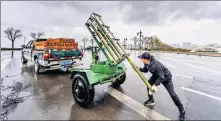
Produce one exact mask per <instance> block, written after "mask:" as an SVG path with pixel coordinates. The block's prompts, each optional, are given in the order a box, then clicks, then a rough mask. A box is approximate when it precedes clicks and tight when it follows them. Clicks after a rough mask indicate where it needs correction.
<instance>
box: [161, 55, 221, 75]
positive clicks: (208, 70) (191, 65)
mask: <svg viewBox="0 0 221 121" xmlns="http://www.w3.org/2000/svg"><path fill="white" fill-rule="evenodd" d="M163 58H165V59H168V60H172V61H174V62H178V63H182V64H186V65H187V66H190V67H195V68H199V69H201V70H204V71H207V72H213V73H216V74H218V75H221V73H220V72H217V71H214V70H210V69H205V68H204V67H201V66H196V65H193V64H189V63H185V62H181V61H178V60H175V59H173V58H169V57H164V56H163Z"/></svg>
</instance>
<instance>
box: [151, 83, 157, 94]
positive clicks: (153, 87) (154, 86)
mask: <svg viewBox="0 0 221 121" xmlns="http://www.w3.org/2000/svg"><path fill="white" fill-rule="evenodd" d="M157 90H158V89H157V86H156V85H153V86H152V88H151V89H149V95H152V94H153V93H156V92H157Z"/></svg>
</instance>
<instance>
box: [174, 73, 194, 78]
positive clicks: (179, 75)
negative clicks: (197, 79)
mask: <svg viewBox="0 0 221 121" xmlns="http://www.w3.org/2000/svg"><path fill="white" fill-rule="evenodd" d="M173 75H176V76H181V77H184V78H188V79H193V77H191V76H186V75H182V74H177V73H173Z"/></svg>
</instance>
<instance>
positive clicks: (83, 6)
mask: <svg viewBox="0 0 221 121" xmlns="http://www.w3.org/2000/svg"><path fill="white" fill-rule="evenodd" d="M92 12H95V13H98V14H100V15H101V16H102V18H103V21H104V22H105V23H106V24H107V25H109V26H110V27H111V30H112V32H113V33H114V34H115V36H116V37H117V38H119V39H121V40H123V38H128V39H131V38H132V37H134V36H136V33H137V32H139V31H140V30H141V31H143V34H144V36H151V35H157V36H158V37H159V38H160V39H161V40H162V41H163V42H166V43H168V44H173V43H179V44H182V42H192V43H193V44H198V45H204V44H208V43H220V44H221V2H220V1H212V2H203V1H198V2H196V1H189V2H188V1H156V2H152V1H146V2H144V1H139V2H138V1H137V2H132V1H125V2H123V1H121V2H120V1H112V2H111V1H92V2H89V1H85V2H77V1H76V2H71V1H69V2H63V1H56V2H49V1H47V2H44V1H38V2H37V1H33V2H29V1H27V2H24V1H23V2H22V1H18V2H15V1H1V47H11V43H10V41H9V40H7V38H6V37H5V34H4V33H3V30H4V29H6V28H7V27H8V26H14V27H15V28H19V29H21V30H22V32H23V34H24V35H25V36H26V38H27V39H26V42H27V41H28V40H30V39H31V38H30V36H29V33H30V32H37V31H43V32H45V36H44V37H71V38H75V39H76V40H78V41H79V42H80V40H81V39H82V38H83V37H91V35H90V33H89V31H88V30H87V29H86V27H85V25H84V24H85V22H86V20H87V19H88V17H89V16H90V14H91V13H92ZM23 43H24V38H21V39H18V40H16V44H15V46H16V47H20V46H21V45H22V44H23Z"/></svg>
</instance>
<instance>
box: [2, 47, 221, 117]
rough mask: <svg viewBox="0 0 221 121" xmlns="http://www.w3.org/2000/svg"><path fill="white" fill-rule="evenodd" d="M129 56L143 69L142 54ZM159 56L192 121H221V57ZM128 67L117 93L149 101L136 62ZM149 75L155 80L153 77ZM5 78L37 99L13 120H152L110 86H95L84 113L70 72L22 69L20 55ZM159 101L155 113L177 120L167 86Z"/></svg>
mask: <svg viewBox="0 0 221 121" xmlns="http://www.w3.org/2000/svg"><path fill="white" fill-rule="evenodd" d="M129 52H130V53H131V58H132V59H133V60H134V62H135V63H136V65H138V66H140V67H141V66H143V64H142V63H141V61H139V60H138V59H137V55H138V54H140V53H142V52H138V51H137V52H135V51H133V52H131V51H129ZM153 54H154V56H155V57H156V58H157V59H158V60H160V61H161V62H162V63H164V64H165V65H166V66H167V67H168V68H169V69H170V70H171V72H172V74H173V82H174V85H175V89H176V92H177V94H178V96H179V97H180V98H181V100H182V102H183V103H184V105H185V108H186V112H187V119H203V120H206V119H208V120H209V119H221V111H220V107H221V101H220V100H217V99H219V98H220V97H221V94H220V93H219V92H220V91H221V80H220V78H221V58H214V57H199V56H192V55H191V56H187V55H177V54H169V53H153ZM88 60H91V55H90V52H85V57H84V59H83V62H84V65H83V66H82V67H85V68H88V67H89V64H90V62H89V61H88ZM124 63H125V65H126V66H127V72H126V73H127V79H126V82H125V83H124V84H123V85H122V86H121V88H120V89H117V90H118V91H120V92H121V93H123V94H125V95H127V96H128V97H131V98H132V99H133V100H135V101H137V102H139V103H140V104H143V102H144V101H146V100H147V92H146V87H145V85H144V84H143V82H142V81H141V79H140V78H139V76H138V75H137V74H136V72H134V71H133V69H132V67H131V66H130V64H129V63H128V62H127V61H125V62H124ZM1 64H2V63H1ZM145 76H146V77H147V78H149V77H150V76H151V74H149V73H148V74H146V75H145ZM1 78H2V80H3V85H13V82H15V81H16V82H21V83H22V84H23V86H25V85H29V84H30V85H31V86H30V87H29V90H27V91H23V92H21V93H19V96H20V97H24V96H29V95H31V96H30V97H28V98H27V99H26V100H24V101H22V102H20V103H18V104H17V105H16V108H15V110H13V111H11V112H10V113H8V115H7V118H8V119H9V120H13V119H20V120H28V119H29V120H34V119H35V120H53V119H56V120H67V119H68V120H82V119H85V120H89V119H99V120H108V119H109V120H121V119H122V120H135V119H137V120H147V118H146V117H145V116H142V115H140V114H141V113H139V111H136V110H135V109H133V108H131V107H128V105H125V104H124V103H122V102H121V101H119V100H117V99H115V98H114V97H113V96H111V95H110V94H108V93H107V92H106V91H105V90H106V89H109V86H110V84H109V83H108V84H103V85H97V86H95V91H96V92H95V94H96V95H95V99H94V101H93V104H92V107H91V108H90V109H83V108H81V107H80V106H79V105H77V104H76V103H75V101H74V99H73V96H72V90H71V84H72V82H71V80H70V73H68V74H66V73H63V72H62V71H51V72H47V73H44V74H39V75H35V74H34V73H33V72H32V65H31V64H28V66H27V67H21V65H20V58H19V56H18V57H15V58H14V59H12V60H11V61H10V63H9V64H8V65H6V66H5V68H4V69H3V70H2V71H1ZM132 90H133V91H132ZM1 91H2V95H5V96H7V95H9V94H10V91H8V90H1ZM194 91H195V92H194ZM196 92H197V93H196ZM211 96H213V97H215V98H211ZM216 98H217V99H216ZM155 101H156V105H155V107H154V108H153V110H154V111H156V112H158V113H160V114H162V115H163V116H165V117H167V118H169V119H177V115H178V110H177V108H176V106H175V105H174V103H173V102H172V99H171V98H170V96H169V94H168V93H167V92H166V90H165V89H164V87H163V86H160V87H159V91H158V92H157V93H156V94H155ZM147 115H148V114H147Z"/></svg>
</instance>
